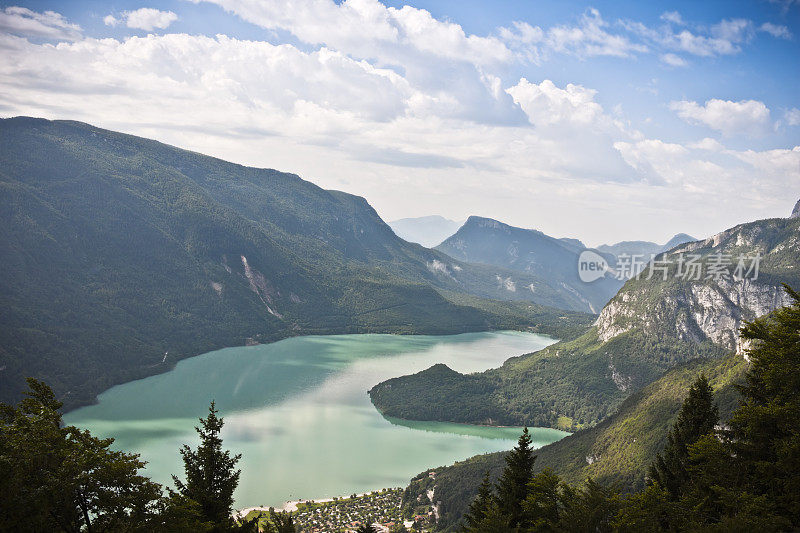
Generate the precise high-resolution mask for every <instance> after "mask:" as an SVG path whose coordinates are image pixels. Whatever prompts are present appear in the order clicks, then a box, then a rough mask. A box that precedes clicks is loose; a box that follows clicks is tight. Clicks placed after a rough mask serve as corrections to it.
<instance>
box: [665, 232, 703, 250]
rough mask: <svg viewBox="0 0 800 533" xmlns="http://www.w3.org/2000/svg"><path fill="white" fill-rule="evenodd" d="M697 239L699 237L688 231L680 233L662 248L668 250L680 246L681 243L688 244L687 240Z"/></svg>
mask: <svg viewBox="0 0 800 533" xmlns="http://www.w3.org/2000/svg"><path fill="white" fill-rule="evenodd" d="M696 240H697V239H695V238H694V237H692V236H691V235H688V234H686V233H678V234H676V235H675V236H674V237H672V238H671V239H670V240H668V241H667V243H666V244H665V245H664V246H663V247H662V248H661V249H662V250H663V251H665V252H666V251H667V250H671V249H673V248H675V247H676V246H680V245H681V244H686V243H687V242H693V241H696Z"/></svg>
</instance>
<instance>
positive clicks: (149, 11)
mask: <svg viewBox="0 0 800 533" xmlns="http://www.w3.org/2000/svg"><path fill="white" fill-rule="evenodd" d="M176 20H178V15H176V14H175V13H173V12H172V11H160V10H158V9H153V8H151V7H143V8H140V9H137V10H135V11H123V12H122V13H121V14H120V17H119V18H117V17H115V16H114V15H107V16H106V17H104V18H103V23H104V24H105V25H106V26H116V25H117V24H120V23H122V22H124V23H125V25H126V26H127V27H129V28H133V29H137V30H145V31H153V30H155V29H160V30H164V29H167V28H169V26H170V25H171V24H172V23H173V22H175V21H176Z"/></svg>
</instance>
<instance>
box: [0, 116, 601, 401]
mask: <svg viewBox="0 0 800 533" xmlns="http://www.w3.org/2000/svg"><path fill="white" fill-rule="evenodd" d="M0 190H2V193H0V261H2V264H3V275H2V277H0V324H2V328H0V401H7V402H13V401H15V400H17V399H18V398H19V393H20V391H21V390H22V388H23V386H24V379H23V378H24V377H25V376H35V377H37V378H39V379H43V380H46V381H47V382H48V383H50V384H51V385H52V386H53V388H54V389H55V391H56V393H57V394H58V395H59V397H61V398H63V400H64V402H65V406H66V407H67V408H72V407H75V406H77V405H80V404H83V403H87V402H91V401H92V400H93V399H94V397H95V395H96V394H97V393H98V392H100V391H102V390H104V389H106V388H108V387H110V386H112V385H114V384H116V383H120V382H123V381H127V380H131V379H136V378H140V377H143V376H146V375H149V374H153V373H157V372H162V371H164V370H166V369H168V368H171V366H172V365H173V364H174V363H175V362H176V361H177V360H179V359H181V358H184V357H188V356H191V355H196V354H199V353H202V352H205V351H208V350H212V349H216V348H220V347H223V346H232V345H242V344H245V343H248V342H264V341H270V340H275V339H278V338H281V337H286V336H289V335H300V334H312V333H355V332H388V333H430V334H439V333H456V332H462V331H475V330H485V329H490V328H494V327H514V328H527V327H531V328H533V329H535V330H538V331H541V332H543V333H550V334H553V335H558V334H560V333H562V332H565V331H566V330H564V329H563V328H565V327H566V328H567V330H569V327H567V323H569V322H570V321H571V320H572V319H575V320H577V323H581V324H586V323H588V321H589V317H588V316H587V315H580V314H576V313H563V312H561V311H556V310H553V309H550V308H545V307H542V306H541V305H538V304H550V305H556V306H559V307H564V308H572V309H579V308H581V305H582V304H581V303H580V302H579V301H578V300H577V299H576V300H574V301H566V300H564V299H563V298H561V296H559V295H558V294H556V293H555V292H554V291H549V289H548V287H547V285H546V284H544V283H541V282H540V281H539V280H537V279H535V277H533V276H525V275H523V274H519V279H520V283H523V282H524V283H532V284H534V286H541V290H539V291H538V292H537V293H536V295H535V296H534V293H533V292H531V291H527V292H526V293H523V292H519V293H512V292H511V291H508V290H507V288H506V287H504V286H503V285H502V284H500V283H499V282H498V278H501V277H503V276H510V275H517V274H514V273H511V272H507V271H504V270H502V269H499V268H495V267H486V266H472V265H468V264H466V263H461V262H458V261H455V260H453V259H451V258H449V257H447V256H446V255H444V254H442V253H440V252H436V251H432V250H428V249H426V248H423V247H421V246H419V245H415V244H411V243H407V242H405V241H403V240H402V239H400V238H398V237H396V236H395V235H394V233H393V232H392V230H391V229H390V228H389V227H388V226H387V225H386V224H384V223H383V221H382V220H381V219H380V217H379V216H378V215H377V213H376V212H375V211H374V210H373V209H372V208H371V207H370V206H369V204H368V203H367V202H366V200H364V199H363V198H360V197H357V196H352V195H349V194H346V193H342V192H338V191H326V190H323V189H321V188H319V187H317V186H316V185H313V184H312V183H310V182H307V181H304V180H302V179H300V178H299V177H298V176H296V175H293V174H285V173H282V172H278V171H275V170H269V169H255V168H248V167H243V166H241V165H235V164H232V163H228V162H225V161H221V160H219V159H215V158H211V157H207V156H203V155H201V154H197V153H193V152H188V151H185V150H180V149H177V148H174V147H170V146H167V145H164V144H161V143H158V142H155V141H151V140H147V139H142V138H138V137H133V136H130V135H123V134H119V133H115V132H111V131H107V130H102V129H99V128H95V127H92V126H90V125H87V124H82V123H77V122H66V121H46V120H41V119H32V118H14V119H4V120H2V121H0ZM548 291H549V292H548ZM465 294H472V295H475V296H476V297H471V298H472V299H471V300H470V301H466V300H464V299H465V298H468V297H467V296H465ZM485 298H494V299H498V300H517V302H510V303H507V304H506V303H501V302H484V301H483V300H482V299H485ZM459 299H460V301H459ZM468 299H469V298H468ZM562 316H563V317H564V318H560V317H562Z"/></svg>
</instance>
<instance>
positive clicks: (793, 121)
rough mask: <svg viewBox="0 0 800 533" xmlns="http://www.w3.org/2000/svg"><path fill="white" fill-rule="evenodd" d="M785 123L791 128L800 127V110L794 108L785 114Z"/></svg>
mask: <svg viewBox="0 0 800 533" xmlns="http://www.w3.org/2000/svg"><path fill="white" fill-rule="evenodd" d="M783 120H784V122H786V124H788V125H789V126H800V109H797V108H796V107H793V108H792V109H788V110H787V111H786V113H784V117H783Z"/></svg>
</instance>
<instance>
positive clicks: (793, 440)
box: [730, 286, 800, 530]
mask: <svg viewBox="0 0 800 533" xmlns="http://www.w3.org/2000/svg"><path fill="white" fill-rule="evenodd" d="M784 287H785V289H786V292H787V293H788V294H789V295H790V296H791V298H792V299H793V304H792V305H791V306H788V307H784V308H781V309H778V310H776V311H775V312H773V313H772V314H771V315H768V316H767V317H764V318H761V319H758V320H756V321H754V322H751V323H749V324H747V326H746V327H745V328H743V329H742V338H744V339H746V340H748V341H750V342H751V346H752V347H751V348H750V349H749V350H748V357H749V359H750V362H751V367H750V370H749V371H748V373H747V376H746V383H745V384H744V385H743V386H742V387H741V388H740V390H741V392H742V395H743V401H742V404H741V406H740V407H739V408H738V409H737V410H736V411H735V412H734V415H733V417H732V419H731V423H730V425H731V430H732V438H731V440H730V443H731V455H732V456H733V457H735V459H736V466H737V468H738V471H739V472H742V473H743V474H744V475H745V476H746V481H744V482H743V483H742V485H743V486H742V487H741V489H742V491H743V492H744V491H746V492H748V493H749V494H750V495H752V496H753V497H754V498H762V499H764V500H765V501H767V502H769V504H770V506H772V507H773V511H771V513H773V514H774V515H775V518H776V519H777V518H778V517H779V518H780V519H782V520H788V522H789V523H790V524H791V526H790V527H789V528H788V529H793V530H794V529H798V528H800V295H799V294H798V293H797V292H795V291H794V290H792V289H791V288H789V287H788V286H784ZM736 507H738V508H741V506H740V505H737V506H736ZM766 519H767V520H770V518H769V517H766ZM773 523H774V522H773Z"/></svg>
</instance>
